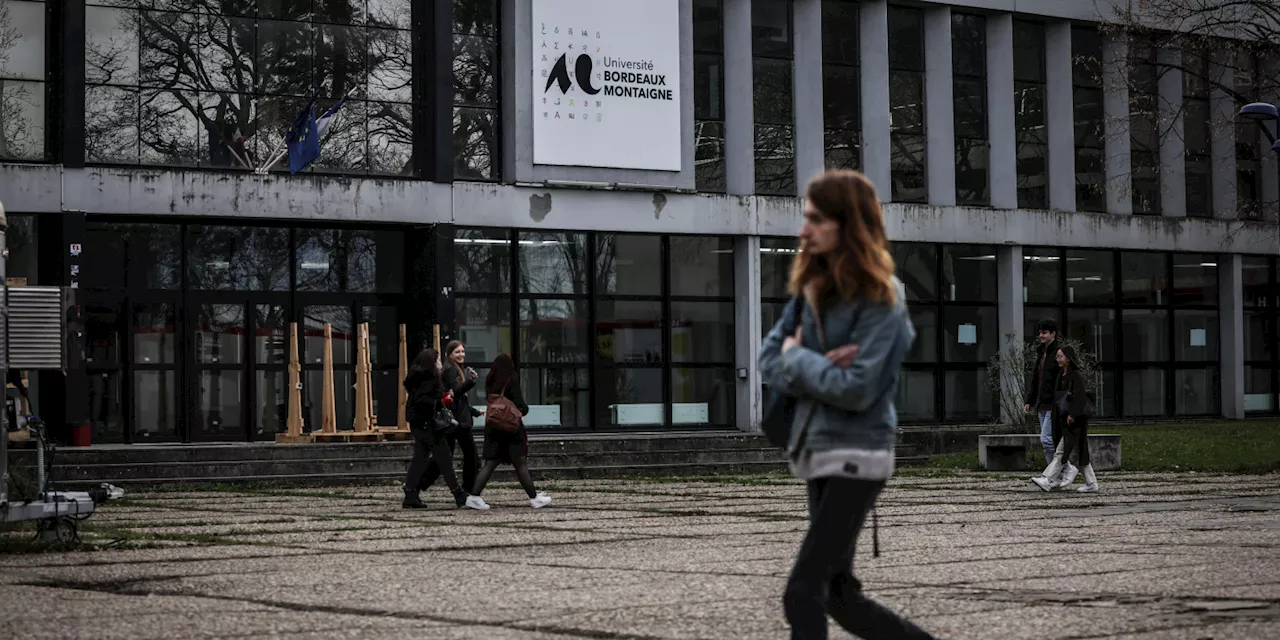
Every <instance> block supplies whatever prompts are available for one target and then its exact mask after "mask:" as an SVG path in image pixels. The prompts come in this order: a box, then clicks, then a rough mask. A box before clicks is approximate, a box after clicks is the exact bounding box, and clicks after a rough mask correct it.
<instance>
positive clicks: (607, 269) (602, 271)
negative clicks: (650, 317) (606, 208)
mask: <svg viewBox="0 0 1280 640" xmlns="http://www.w3.org/2000/svg"><path fill="white" fill-rule="evenodd" d="M596 293H597V294H621V295H628V296H657V295H661V294H662V238H661V237H660V236H641V235H630V234H612V233H598V234H596Z"/></svg>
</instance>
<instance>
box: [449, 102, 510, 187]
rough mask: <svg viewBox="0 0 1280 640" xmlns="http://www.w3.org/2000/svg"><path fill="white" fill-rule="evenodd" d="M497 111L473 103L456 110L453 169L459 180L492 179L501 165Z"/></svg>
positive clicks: (454, 118)
mask: <svg viewBox="0 0 1280 640" xmlns="http://www.w3.org/2000/svg"><path fill="white" fill-rule="evenodd" d="M498 145H499V140H498V111H497V110H496V109H480V108H474V107H457V108H455V109H454V110H453V152H454V160H453V170H454V172H455V174H456V176H457V178H458V179H459V180H492V179H494V178H496V177H497V171H498V167H497V166H496V165H495V162H496V160H497V157H498Z"/></svg>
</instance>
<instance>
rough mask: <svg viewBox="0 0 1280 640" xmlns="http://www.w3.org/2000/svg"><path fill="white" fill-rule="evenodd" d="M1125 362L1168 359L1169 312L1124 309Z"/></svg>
mask: <svg viewBox="0 0 1280 640" xmlns="http://www.w3.org/2000/svg"><path fill="white" fill-rule="evenodd" d="M1122 313H1123V315H1122V316H1121V317H1122V318H1123V321H1124V327H1123V329H1122V331H1123V333H1122V335H1123V336H1124V351H1123V354H1124V361H1125V362H1133V363H1136V362H1163V361H1165V360H1168V359H1169V312H1168V311H1164V310H1141V309H1125V310H1124V311H1123V312H1122Z"/></svg>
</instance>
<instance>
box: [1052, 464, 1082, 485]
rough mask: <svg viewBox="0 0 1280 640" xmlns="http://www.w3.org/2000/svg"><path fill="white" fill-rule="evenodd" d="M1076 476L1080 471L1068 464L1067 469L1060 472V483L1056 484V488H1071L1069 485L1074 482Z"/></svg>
mask: <svg viewBox="0 0 1280 640" xmlns="http://www.w3.org/2000/svg"><path fill="white" fill-rule="evenodd" d="M1078 475H1080V470H1079V469H1077V468H1076V467H1075V465H1073V464H1068V465H1067V468H1066V469H1065V470H1063V472H1062V482H1059V483H1058V486H1057V488H1058V489H1061V488H1063V487H1069V486H1071V483H1072V482H1075V481H1076V476H1078Z"/></svg>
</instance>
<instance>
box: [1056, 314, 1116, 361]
mask: <svg viewBox="0 0 1280 640" xmlns="http://www.w3.org/2000/svg"><path fill="white" fill-rule="evenodd" d="M1064 333H1065V335H1066V336H1067V337H1069V338H1071V339H1072V340H1078V341H1079V342H1080V344H1081V345H1083V347H1084V349H1085V350H1086V351H1088V352H1090V353H1093V354H1095V355H1097V356H1098V359H1099V361H1100V362H1115V361H1116V312H1115V311H1114V310H1112V309H1068V310H1067V326H1066V328H1065V329H1064Z"/></svg>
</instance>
